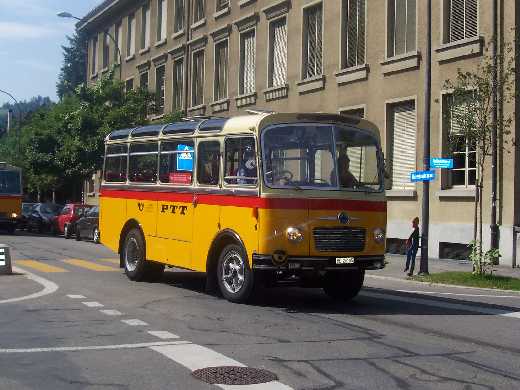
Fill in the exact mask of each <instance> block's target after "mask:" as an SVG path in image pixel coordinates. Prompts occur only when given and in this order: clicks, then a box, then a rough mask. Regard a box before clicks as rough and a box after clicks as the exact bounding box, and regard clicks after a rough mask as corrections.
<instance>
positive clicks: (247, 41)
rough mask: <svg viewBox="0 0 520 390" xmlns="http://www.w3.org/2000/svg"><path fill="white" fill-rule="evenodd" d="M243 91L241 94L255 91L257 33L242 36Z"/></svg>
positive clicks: (252, 32)
mask: <svg viewBox="0 0 520 390" xmlns="http://www.w3.org/2000/svg"><path fill="white" fill-rule="evenodd" d="M241 68H242V69H241V70H242V86H241V87H242V91H241V94H242V95H243V94H248V93H253V92H254V91H255V31H254V30H251V31H249V32H247V33H244V34H242V64H241Z"/></svg>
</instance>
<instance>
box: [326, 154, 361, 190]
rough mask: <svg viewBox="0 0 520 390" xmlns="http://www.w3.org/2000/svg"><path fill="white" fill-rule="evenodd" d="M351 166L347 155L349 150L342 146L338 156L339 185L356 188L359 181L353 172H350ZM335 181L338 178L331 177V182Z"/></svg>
mask: <svg viewBox="0 0 520 390" xmlns="http://www.w3.org/2000/svg"><path fill="white" fill-rule="evenodd" d="M349 168H350V159H349V157H348V155H347V151H346V150H345V149H344V148H342V149H340V150H339V157H338V172H339V174H338V177H339V186H340V187H345V188H356V187H357V186H358V185H359V182H358V180H357V179H356V178H355V176H354V175H353V174H352V172H350V169H349ZM333 173H334V172H333ZM335 181H336V180H335V179H333V178H332V177H331V183H334V182H335Z"/></svg>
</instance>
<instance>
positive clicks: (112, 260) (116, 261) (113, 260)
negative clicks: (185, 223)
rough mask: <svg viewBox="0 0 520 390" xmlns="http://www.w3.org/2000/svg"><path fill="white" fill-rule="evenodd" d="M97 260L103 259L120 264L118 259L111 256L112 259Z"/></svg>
mask: <svg viewBox="0 0 520 390" xmlns="http://www.w3.org/2000/svg"><path fill="white" fill-rule="evenodd" d="M99 260H100V261H105V262H107V263H112V264H117V265H119V264H120V261H119V259H114V258H112V259H99Z"/></svg>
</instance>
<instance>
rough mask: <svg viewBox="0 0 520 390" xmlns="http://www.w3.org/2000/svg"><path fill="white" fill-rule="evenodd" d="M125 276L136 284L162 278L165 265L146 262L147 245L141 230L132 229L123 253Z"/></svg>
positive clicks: (126, 238) (125, 241) (127, 236)
mask: <svg viewBox="0 0 520 390" xmlns="http://www.w3.org/2000/svg"><path fill="white" fill-rule="evenodd" d="M121 256H122V259H123V264H124V267H125V274H126V276H127V277H128V279H130V280H133V281H135V282H141V281H153V280H158V279H160V278H161V276H162V274H163V271H164V264H159V263H154V262H151V261H147V260H146V243H145V239H144V237H143V234H142V233H141V231H140V230H139V229H136V228H134V229H131V230H130V231H129V232H128V233H127V235H126V237H125V240H124V245H123V250H122V251H121Z"/></svg>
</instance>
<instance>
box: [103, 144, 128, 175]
mask: <svg viewBox="0 0 520 390" xmlns="http://www.w3.org/2000/svg"><path fill="white" fill-rule="evenodd" d="M127 153H128V148H127V146H126V145H109V146H107V149H106V158H105V173H104V175H105V176H104V177H105V181H106V182H107V183H114V182H124V181H126V162H127V158H128V156H127Z"/></svg>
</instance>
